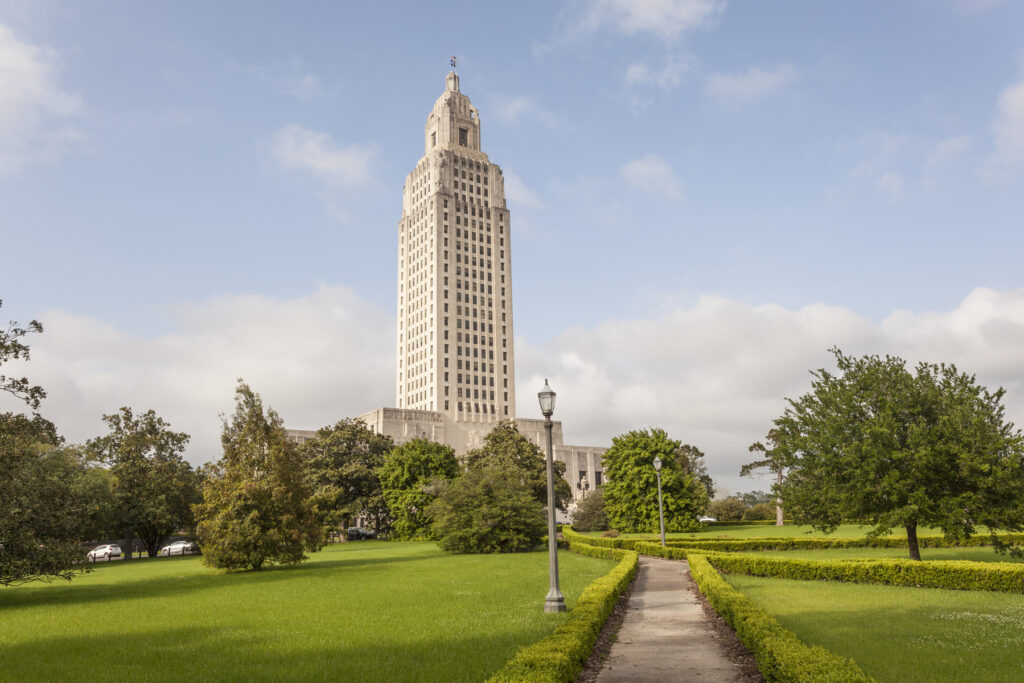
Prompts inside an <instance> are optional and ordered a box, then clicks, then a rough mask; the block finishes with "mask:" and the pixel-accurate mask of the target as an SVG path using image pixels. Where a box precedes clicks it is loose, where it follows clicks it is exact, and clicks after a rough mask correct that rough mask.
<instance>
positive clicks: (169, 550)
mask: <svg viewBox="0 0 1024 683" xmlns="http://www.w3.org/2000/svg"><path fill="white" fill-rule="evenodd" d="M197 550H198V548H196V544H195V543H193V542H192V541H175V542H174V543H171V544H170V545H165V546H164V547H163V548H160V552H158V553H157V555H165V556H167V557H170V556H171V555H191V554H192V553H194V552H196V551H197Z"/></svg>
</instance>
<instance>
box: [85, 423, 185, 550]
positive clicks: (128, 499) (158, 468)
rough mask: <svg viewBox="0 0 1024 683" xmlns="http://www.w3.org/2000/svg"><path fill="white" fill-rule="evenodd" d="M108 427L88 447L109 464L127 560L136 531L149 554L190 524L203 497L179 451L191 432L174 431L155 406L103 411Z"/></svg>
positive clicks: (183, 446) (96, 456) (119, 528)
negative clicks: (136, 411)
mask: <svg viewBox="0 0 1024 683" xmlns="http://www.w3.org/2000/svg"><path fill="white" fill-rule="evenodd" d="M103 421H104V422H106V423H107V426H108V428H109V432H108V433H107V434H106V435H104V436H99V437H96V438H95V439H90V440H89V442H88V443H87V448H88V449H89V451H90V452H91V453H93V454H94V457H95V458H97V459H98V460H100V461H102V462H104V463H106V464H107V465H109V467H110V473H111V474H112V475H113V477H114V494H115V497H116V501H117V506H116V507H117V511H118V513H117V514H118V531H120V532H123V534H124V539H125V548H124V550H125V559H128V558H129V557H130V556H131V551H130V548H131V545H132V542H133V539H134V538H135V537H136V536H137V537H138V538H139V539H140V540H141V541H142V543H143V544H144V545H145V546H146V552H147V553H148V554H149V556H150V557H156V554H157V552H158V551H159V550H160V547H161V546H162V545H164V543H165V542H166V541H167V539H168V538H169V537H170V536H171V535H172V534H174V532H175V531H178V530H183V529H190V528H191V527H192V526H193V525H194V518H193V515H192V506H193V505H194V504H195V503H198V502H199V501H200V499H201V493H200V489H199V477H198V475H197V474H196V472H195V471H193V469H192V466H191V465H189V464H188V463H187V462H186V461H185V459H184V458H182V456H181V454H182V452H184V450H185V445H186V444H187V443H188V440H189V436H188V434H185V433H183V432H175V431H172V430H171V429H170V425H169V424H168V423H167V422H166V421H165V420H164V419H163V418H161V417H159V416H158V415H157V414H156V413H155V412H154V411H152V410H147V411H146V412H145V413H142V414H141V415H135V414H134V413H133V412H132V409H131V408H128V407H123V408H121V410H120V411H119V412H117V413H113V414H111V415H104V416H103Z"/></svg>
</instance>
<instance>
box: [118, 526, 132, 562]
mask: <svg viewBox="0 0 1024 683" xmlns="http://www.w3.org/2000/svg"><path fill="white" fill-rule="evenodd" d="M133 545H135V534H134V529H126V530H125V532H124V545H123V546H121V557H123V558H124V561H125V562H128V561H130V560H131V559H132V546H133Z"/></svg>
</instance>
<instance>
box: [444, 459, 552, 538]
mask: <svg viewBox="0 0 1024 683" xmlns="http://www.w3.org/2000/svg"><path fill="white" fill-rule="evenodd" d="M428 513H429V514H430V515H431V516H432V517H433V518H434V527H433V528H434V535H435V537H436V538H437V544H438V546H440V548H441V549H442V550H444V551H446V552H451V553H514V552H525V551H527V550H532V549H533V548H535V547H537V545H538V544H539V543H540V542H541V540H542V539H543V538H544V534H545V533H546V532H547V520H546V517H545V515H544V508H543V506H542V505H541V504H540V503H539V502H537V499H536V495H535V494H534V492H533V490H532V488H531V487H530V486H529V485H528V484H527V483H525V482H523V481H522V480H519V479H515V478H510V477H509V476H507V473H506V472H504V471H502V470H500V469H496V468H480V469H470V470H467V471H466V472H465V473H464V474H463V475H462V476H460V477H458V478H456V479H455V480H453V481H452V482H451V484H450V485H448V486H447V487H445V490H444V491H443V492H442V493H441V495H440V496H438V498H437V500H435V501H434V502H433V503H431V504H430V507H429V509H428Z"/></svg>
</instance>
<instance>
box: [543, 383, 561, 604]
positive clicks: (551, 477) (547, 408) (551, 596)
mask: <svg viewBox="0 0 1024 683" xmlns="http://www.w3.org/2000/svg"><path fill="white" fill-rule="evenodd" d="M537 399H538V400H539V401H540V412H541V413H543V415H544V431H545V432H547V437H548V576H549V577H550V579H551V587H550V590H548V595H547V598H545V599H544V611H545V612H564V611H565V598H564V597H562V591H560V590H558V538H557V537H556V535H555V534H556V532H555V473H554V469H555V466H554V455H553V454H552V449H551V415H552V413H554V412H555V392H553V391H551V387H549V386H548V381H547V380H546V379H545V380H544V389H543V391H540V392H539V393H538V394H537Z"/></svg>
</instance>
